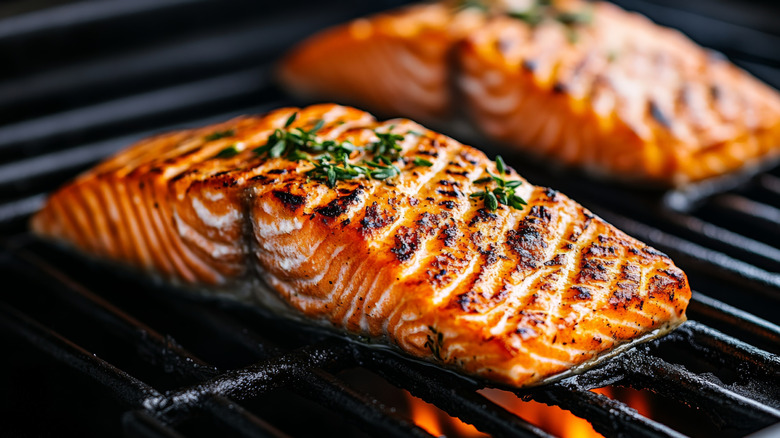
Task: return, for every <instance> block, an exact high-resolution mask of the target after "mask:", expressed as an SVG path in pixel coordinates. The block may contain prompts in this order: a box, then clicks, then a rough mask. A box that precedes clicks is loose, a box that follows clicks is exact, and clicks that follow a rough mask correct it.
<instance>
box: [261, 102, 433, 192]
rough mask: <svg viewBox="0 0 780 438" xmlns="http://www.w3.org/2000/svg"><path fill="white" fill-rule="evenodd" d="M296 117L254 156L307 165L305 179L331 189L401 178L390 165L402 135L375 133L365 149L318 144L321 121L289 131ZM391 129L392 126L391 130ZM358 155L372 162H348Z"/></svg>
mask: <svg viewBox="0 0 780 438" xmlns="http://www.w3.org/2000/svg"><path fill="white" fill-rule="evenodd" d="M297 114H298V113H294V114H293V115H291V116H290V117H289V118H288V119H287V122H286V123H285V124H284V127H283V128H282V129H276V130H275V131H274V132H273V133H272V134H271V135H270V136H269V137H268V141H267V142H266V144H265V145H263V146H260V147H258V148H255V149H254V152H255V153H256V154H257V155H265V154H267V155H268V156H269V157H271V158H278V157H284V158H286V159H289V160H292V161H309V162H310V163H312V164H313V165H314V168H313V169H311V170H309V171H308V172H306V175H307V177H309V178H311V179H314V180H316V181H323V182H325V183H326V184H327V185H328V186H329V187H331V188H333V187H335V186H336V183H337V182H338V181H342V180H351V179H356V178H359V177H362V176H365V177H368V178H372V179H377V180H385V179H389V178H393V177H396V176H398V175H400V174H401V169H399V168H398V166H396V165H395V164H393V163H394V162H396V161H398V160H399V159H400V152H401V150H402V149H403V148H402V147H401V145H399V144H398V142H399V141H402V140H403V139H404V136H403V135H400V134H395V133H392V132H377V131H374V135H376V137H377V140H376V141H374V142H371V143H370V144H368V145H367V146H365V147H357V146H355V145H353V144H352V143H350V142H349V141H344V142H337V141H333V140H326V141H319V140H318V139H317V137H316V133H317V132H318V131H319V130H320V129H321V128H322V127H323V126H324V121H322V120H320V121H318V122H317V123H316V124H315V125H314V126H313V127H312V128H311V129H308V130H306V129H303V128H300V127H296V128H293V129H290V126H292V124H293V123H294V122H295V120H296V118H297ZM392 129H393V127H392V126H391V127H390V130H392ZM409 132H410V133H411V132H412V131H409ZM415 134H417V135H420V134H418V133H415ZM358 151H360V152H370V153H371V154H372V157H371V159H369V160H364V161H362V163H361V164H356V163H352V162H350V158H351V157H352V155H353V153H355V152H358ZM413 163H414V165H416V166H425V167H430V166H432V165H433V163H431V162H430V161H428V160H425V159H422V158H415V160H414V161H413Z"/></svg>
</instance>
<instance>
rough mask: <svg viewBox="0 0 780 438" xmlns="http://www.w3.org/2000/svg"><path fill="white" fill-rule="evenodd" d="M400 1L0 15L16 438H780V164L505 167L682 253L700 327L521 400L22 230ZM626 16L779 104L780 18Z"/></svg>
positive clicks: (119, 5) (257, 95)
mask: <svg viewBox="0 0 780 438" xmlns="http://www.w3.org/2000/svg"><path fill="white" fill-rule="evenodd" d="M400 3H401V2H398V1H390V0H386V1H377V2H370V4H369V2H361V1H358V0H348V1H343V2H339V3H337V4H335V5H324V4H321V2H314V1H304V2H296V4H295V7H292V6H291V5H286V4H284V2H268V4H264V3H263V2H243V1H236V0H233V1H220V2H205V1H182V0H138V1H134V2H119V1H81V2H73V3H71V2H63V1H39V2H35V3H33V4H32V5H33V6H30V5H31V4H30V3H29V2H25V3H23V2H21V1H17V2H14V1H12V2H10V3H6V4H3V5H2V6H0V53H2V54H3V56H2V59H3V68H2V69H0V120H2V125H1V126H0V236H2V241H0V275H1V276H0V278H2V291H3V293H2V294H0V345H3V346H4V347H5V348H4V349H5V351H6V354H4V357H3V359H2V360H0V371H2V372H1V373H0V376H2V377H0V382H2V383H1V384H0V388H3V397H2V400H0V404H1V405H0V412H2V413H1V414H0V418H2V419H3V427H4V432H3V434H4V435H5V434H6V433H8V432H9V431H10V435H11V436H14V435H26V436H28V435H52V434H58V435H67V434H68V433H69V432H75V433H80V434H81V435H102V436H105V435H108V434H111V435H118V434H122V433H124V434H126V435H128V436H152V437H158V436H159V437H173V436H234V435H235V436H253V437H254V436H263V437H265V436H274V437H275V436H311V435H312V434H314V433H325V434H327V435H331V434H333V432H334V431H338V434H339V435H340V436H358V437H363V436H403V437H406V436H414V437H425V436H431V435H432V434H438V433H446V434H448V435H454V436H457V435H462V436H480V435H478V433H483V434H489V435H492V436H497V437H505V436H550V435H551V434H555V433H563V434H570V435H576V433H575V432H573V429H561V428H559V427H557V426H556V424H555V423H560V422H564V421H568V419H571V418H573V417H579V418H580V419H584V420H585V421H586V422H587V423H589V424H590V426H587V424H586V427H588V428H589V427H591V426H592V428H593V429H595V431H597V432H599V433H601V434H604V435H607V436H621V435H622V436H632V437H633V436H654V437H655V436H663V437H668V436H675V437H676V436H686V435H688V436H743V435H746V434H749V433H753V432H756V431H761V430H765V432H763V433H765V434H766V436H770V435H771V433H772V431H774V432H775V433H778V426H777V424H778V423H779V422H780V356H778V353H780V327H778V326H777V325H776V324H777V323H778V321H779V320H780V317H779V316H778V310H779V309H780V305H779V304H780V169H778V168H776V167H775V168H773V169H766V170H765V171H763V172H761V173H757V174H753V175H744V176H742V177H738V178H731V179H729V180H724V181H720V182H719V183H718V184H715V185H712V186H699V187H697V188H696V189H695V190H690V191H688V192H684V191H677V192H666V193H663V192H658V191H653V190H647V189H638V188H633V189H632V188H624V187H619V186H616V185H613V184H610V183H604V182H598V181H593V180H590V179H588V180H586V179H584V177H583V176H582V175H578V174H576V173H573V172H571V171H566V170H563V171H562V170H551V169H549V168H547V167H544V166H542V165H539V164H537V163H534V162H530V161H529V160H528V159H527V157H522V156H519V155H514V156H513V155H510V156H509V157H507V155H509V154H507V153H504V156H505V157H507V161H509V162H510V163H511V164H512V165H513V167H515V168H516V169H517V170H518V171H519V172H520V173H521V174H523V175H524V176H526V177H527V178H528V179H529V180H530V181H532V182H533V183H535V184H541V185H547V186H551V187H553V188H556V189H559V190H561V191H563V192H564V193H567V194H568V195H569V196H571V197H572V198H574V199H576V200H578V201H580V202H581V203H583V204H584V205H585V206H587V207H588V208H590V209H591V210H593V211H594V212H595V213H597V214H599V215H600V216H602V217H604V218H605V219H606V220H608V221H610V222H611V223H613V224H614V225H616V226H617V227H619V228H621V229H623V230H625V231H626V232H628V233H629V234H631V235H634V236H635V237H637V238H639V239H641V240H643V241H645V242H648V243H649V244H651V245H653V246H654V247H656V248H658V249H660V250H662V251H664V252H667V253H668V254H669V255H670V256H671V257H672V258H673V259H674V260H675V261H676V262H677V264H678V265H679V266H681V267H682V268H683V269H684V270H685V271H686V272H687V273H688V274H689V278H690V281H691V284H692V285H693V287H694V288H695V289H696V290H697V292H694V296H693V300H692V302H691V304H690V307H689V310H688V315H689V319H690V321H689V322H687V323H686V324H684V325H683V326H682V327H680V328H679V329H678V330H676V331H675V332H674V333H673V334H671V335H669V336H666V337H664V338H661V339H658V340H655V341H652V342H650V343H648V344H645V345H642V346H639V347H636V348H634V349H632V350H629V351H628V352H626V353H624V354H622V355H620V356H618V357H616V358H613V359H611V360H610V361H608V362H607V363H606V364H604V365H602V366H600V367H598V368H595V369H593V370H590V371H588V372H586V373H584V374H581V375H579V376H576V377H573V378H569V379H566V380H563V381H560V382H558V383H555V384H552V385H548V386H545V387H541V388H536V389H531V390H523V391H515V393H514V394H513V393H508V392H500V391H496V390H487V391H486V390H483V389H482V386H483V385H480V384H479V382H475V381H472V380H470V379H466V378H463V377H459V376H457V375H454V374H452V373H450V372H447V371H443V370H441V369H439V368H436V367H433V366H430V365H426V364H422V363H419V362H415V361H411V360H408V359H405V358H403V357H401V356H399V355H397V354H395V353H394V352H392V351H389V350H386V349H378V348H373V347H369V346H366V345H363V344H360V343H358V342H355V341H353V340H350V339H346V338H342V337H339V336H337V335H333V334H330V333H326V332H323V331H321V330H315V329H311V328H307V327H303V326H301V325H298V324H294V323H290V322H287V321H285V320H282V319H279V318H277V317H275V316H274V315H270V314H267V313H266V312H265V311H263V310H259V309H255V308H250V307H248V306H244V305H240V304H236V303H232V302H230V301H228V300H223V299H219V298H202V297H196V296H193V295H192V294H189V293H187V292H182V291H179V290H176V289H173V288H170V287H165V286H160V285H158V284H156V283H154V282H152V281H149V280H146V279H142V278H138V277H137V276H133V275H132V274H128V273H127V272H125V271H123V270H121V269H111V268H107V267H105V266H103V265H100V264H98V263H94V262H91V261H88V260H86V259H82V258H80V257H76V256H74V255H73V254H71V253H68V252H66V251H62V250H59V249H57V248H55V247H53V246H51V245H48V244H46V243H44V242H41V241H39V240H37V239H35V238H34V237H33V236H31V235H29V234H28V233H27V232H26V231H25V227H26V226H25V220H26V219H27V217H28V216H29V214H30V213H32V212H33V211H35V210H36V209H37V208H38V207H39V206H40V205H41V203H42V202H43V199H44V196H45V194H46V193H47V192H49V191H50V190H52V189H54V188H55V187H57V186H58V185H60V184H62V183H63V182H64V181H65V180H67V179H68V178H70V177H72V176H73V175H75V174H76V173H77V172H79V171H81V170H83V169H85V168H86V167H88V166H90V165H92V164H94V163H95V162H96V161H98V160H99V159H101V158H102V157H105V156H106V155H108V154H110V153H113V152H115V151H117V150H119V149H121V148H122V147H124V146H126V145H128V144H129V143H131V142H132V141H134V140H136V139H139V138H142V137H143V136H145V135H149V134H151V133H154V132H159V131H163V130H169V129H172V128H176V127H182V126H196V125H198V124H203V123H207V122H211V121H218V120H224V119H227V118H230V117H232V116H234V115H238V114H244V113H260V112H264V111H267V110H269V109H272V108H275V107H279V106H283V105H288V104H299V103H302V102H297V101H294V100H293V99H292V98H291V97H289V96H287V95H285V94H284V93H283V92H281V91H280V90H278V89H277V88H276V87H275V85H274V84H273V81H272V79H271V69H272V66H273V62H274V60H275V59H276V58H277V57H278V56H279V55H280V54H281V53H283V52H284V51H285V50H286V49H287V48H288V47H289V46H290V44H292V43H293V42H295V41H297V40H299V39H300V38H302V37H303V36H305V35H307V34H309V33H311V32H312V31H314V30H316V29H319V28H321V27H323V26H325V25H328V24H332V23H338V22H341V21H344V20H346V19H348V18H351V17H355V16H359V15H363V14H365V13H368V12H371V11H373V10H378V9H385V8H389V7H393V6H396V5H397V4H400ZM618 3H620V4H621V5H623V6H625V7H627V8H629V9H633V10H637V11H640V12H643V13H645V14H647V15H649V16H650V17H651V18H653V19H655V20H656V21H658V22H660V23H663V24H668V25H671V26H675V27H678V28H680V29H682V30H684V31H686V32H687V33H688V34H689V35H690V36H692V37H693V38H695V39H696V40H697V41H699V42H701V43H702V44H704V45H707V46H709V47H714V48H716V49H718V50H720V51H722V52H723V53H724V54H726V55H727V56H729V57H730V58H731V59H732V60H733V61H735V62H736V63H737V64H738V65H740V66H742V67H744V68H746V69H748V70H750V71H751V72H753V73H754V74H756V75H757V76H759V77H761V78H762V79H763V80H765V81H767V82H768V83H770V84H772V85H773V86H775V87H780V53H778V52H777V50H776V48H777V47H780V30H778V29H777V27H776V25H775V23H776V19H777V18H778V17H780V6H777V5H774V4H772V2H758V1H754V2H750V3H747V2H736V1H731V0H729V1H726V0H720V1H717V2H713V1H704V0H692V1H689V2H685V5H684V6H681V5H677V4H675V2H671V1H665V0H655V1H639V0H636V1H634V0H626V1H620V2H618ZM31 7H34V8H35V9H29V8H31ZM24 8H28V9H27V10H24ZM303 103H305V102H303ZM456 128H457V127H455V126H453V127H452V130H451V131H450V132H451V133H452V134H453V135H455V136H456V137H457V129H456ZM444 130H445V131H446V130H447V127H444ZM466 140H467V141H468V139H466ZM478 145H479V146H481V147H487V148H488V152H492V153H495V152H496V151H497V150H498V149H497V148H496V147H495V146H491V145H490V144H487V143H485V142H479V144H478ZM491 147H492V149H491ZM586 181H587V182H586ZM637 398H639V399H640V400H643V403H644V405H642V404H641V403H639V404H638V403H635V402H632V401H631V400H636V399H637ZM431 405H433V407H431ZM546 405H550V406H553V408H546V407H545V406H546ZM642 406H650V408H647V409H646V408H644V407H642ZM422 408H425V409H428V410H429V412H435V414H434V415H436V416H437V417H436V418H438V420H437V421H438V423H436V424H438V426H436V427H433V426H431V424H434V423H431V422H430V421H428V420H425V421H423V419H422V418H423V416H422V415H421V414H420V412H421V411H420V409H422ZM539 409H542V410H543V409H552V411H545V412H548V414H549V415H548V417H546V418H547V419H546V420H544V421H541V420H539V418H538V417H537V416H536V414H534V415H531V414H532V410H533V411H534V412H536V411H537V410H539ZM450 417H454V418H457V419H458V420H454V419H451V418H450ZM577 421H580V423H579V424H581V423H582V422H583V420H577ZM447 422H449V423H447ZM463 423H467V424H469V425H473V427H471V426H469V427H466V426H465V425H464V424H463ZM436 424H434V426H435V425H436ZM448 424H449V426H448ZM572 424H574V423H572ZM456 426H457V427H456ZM437 427H438V428H437ZM590 433H592V431H590ZM759 433H761V432H759ZM481 436H484V435H481Z"/></svg>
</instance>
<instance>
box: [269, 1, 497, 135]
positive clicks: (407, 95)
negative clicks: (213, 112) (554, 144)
mask: <svg viewBox="0 0 780 438" xmlns="http://www.w3.org/2000/svg"><path fill="white" fill-rule="evenodd" d="M485 20H486V17H485V15H484V14H482V13H480V12H478V11H476V10H473V9H465V10H461V11H456V10H455V9H453V8H452V6H451V5H448V4H443V3H432V4H420V5H413V6H407V7H404V8H401V9H398V10H395V11H391V12H386V13H382V14H378V15H375V16H373V17H370V18H364V19H358V20H354V21H352V22H350V23H348V24H345V25H343V26H337V27H334V28H331V29H328V30H326V31H324V32H322V33H320V34H318V35H317V36H316V37H315V38H314V39H311V40H309V41H308V42H305V43H304V44H301V45H300V46H298V47H297V48H295V49H294V50H293V51H291V52H290V53H289V54H288V55H287V57H286V58H285V59H284V61H283V62H282V64H281V65H280V69H279V77H280V79H281V81H282V83H283V84H284V85H286V88H287V90H289V91H290V92H292V93H294V94H297V95H302V96H304V97H310V98H311V97H314V98H318V99H326V100H331V101H339V102H340V103H348V104H354V105H358V106H361V107H366V108H371V109H372V110H373V111H377V112H380V113H382V114H384V115H388V116H403V117H409V118H412V119H415V120H422V121H432V120H437V119H441V118H444V117H447V116H449V115H450V114H452V109H453V107H454V105H455V103H456V102H454V98H453V95H452V92H451V87H452V84H451V80H452V77H451V72H450V66H451V62H450V59H449V58H450V57H451V53H452V49H453V47H454V45H455V44H456V43H458V42H459V41H461V40H462V39H463V38H464V37H465V36H466V35H467V34H468V33H469V32H471V31H473V30H476V29H477V28H478V27H479V26H481V25H482V24H484V23H485Z"/></svg>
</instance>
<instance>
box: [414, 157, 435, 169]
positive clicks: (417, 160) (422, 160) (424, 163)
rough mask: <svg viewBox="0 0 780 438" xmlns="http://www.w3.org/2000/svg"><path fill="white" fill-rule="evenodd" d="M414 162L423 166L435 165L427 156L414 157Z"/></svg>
mask: <svg viewBox="0 0 780 438" xmlns="http://www.w3.org/2000/svg"><path fill="white" fill-rule="evenodd" d="M412 163H413V164H414V165H415V166H421V167H431V166H433V163H431V162H430V161H428V160H426V159H425V158H420V157H416V158H415V159H414V161H412Z"/></svg>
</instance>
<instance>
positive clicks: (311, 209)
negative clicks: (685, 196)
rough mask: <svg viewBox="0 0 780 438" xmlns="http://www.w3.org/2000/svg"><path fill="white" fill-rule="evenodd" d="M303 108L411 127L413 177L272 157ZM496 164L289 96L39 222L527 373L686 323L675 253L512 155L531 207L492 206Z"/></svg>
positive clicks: (466, 366)
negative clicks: (534, 175) (541, 181)
mask: <svg viewBox="0 0 780 438" xmlns="http://www.w3.org/2000/svg"><path fill="white" fill-rule="evenodd" d="M296 111H297V112H298V117H297V119H296V120H295V122H294V124H293V125H292V127H302V128H304V129H308V128H309V127H311V126H313V125H315V124H317V123H318V121H319V120H323V121H324V125H323V127H322V128H321V129H320V130H319V131H318V132H317V136H318V138H319V139H320V140H322V141H326V140H335V141H344V140H349V141H351V142H352V143H353V144H354V145H355V146H357V147H360V146H364V145H367V144H371V143H372V142H374V141H376V139H377V133H386V132H394V133H398V134H399V135H403V140H400V141H399V145H400V146H401V151H400V158H399V160H398V161H397V166H399V168H400V171H401V172H400V175H398V176H396V177H394V178H392V179H386V180H383V181H379V180H375V179H368V178H365V177H361V178H358V179H354V180H344V181H338V183H337V185H336V187H335V188H330V187H329V186H328V185H327V184H326V183H325V182H319V181H317V180H315V179H312V178H308V177H307V176H306V172H308V171H310V170H311V169H312V168H313V164H311V163H309V162H307V161H297V162H296V161H290V160H288V159H285V158H267V157H266V156H258V154H257V153H256V152H254V151H253V149H254V148H256V147H258V146H262V145H264V144H266V143H267V140H268V138H269V135H271V134H272V132H273V131H274V130H275V129H277V128H282V127H283V126H284V124H285V123H286V121H287V120H289V117H290V116H291V114H293V113H294V112H296ZM220 133H221V134H222V135H225V136H224V137H223V138H217V137H220V135H215V134H220ZM225 133H228V134H225ZM229 145H234V146H233V148H235V152H238V153H237V154H236V155H234V156H227V155H225V154H222V153H221V152H222V151H224V150H225V148H226V147H227V146H229ZM363 153H368V152H361V151H360V150H358V151H357V152H355V154H358V156H355V157H353V158H354V159H355V160H358V159H360V156H359V154H363ZM415 158H418V159H425V160H429V163H430V164H431V166H430V167H428V166H424V165H419V162H420V161H419V160H415ZM415 162H417V163H418V164H415ZM488 171H490V172H493V173H496V172H497V170H496V165H495V164H494V163H493V162H492V161H490V160H488V159H487V157H486V156H485V155H484V154H483V153H482V152H480V151H478V150H476V149H474V148H472V147H469V146H464V145H462V144H460V143H458V142H456V141H454V140H453V139H451V138H448V137H446V136H444V135H441V134H437V133H435V132H433V131H430V130H427V129H425V128H423V127H422V126H420V125H418V124H416V123H414V122H411V121H409V120H405V119H397V120H390V121H385V122H378V121H376V120H375V119H374V118H373V117H372V116H371V115H370V114H368V113H365V112H363V111H359V110H356V109H353V108H349V107H343V106H337V105H329V104H326V105H317V106H311V107H308V108H304V109H294V108H285V109H280V110H277V111H273V112H271V113H269V114H267V115H264V116H257V117H242V118H238V119H235V120H231V121H229V122H226V123H223V124H219V125H214V126H209V127H205V128H201V129H194V130H189V131H181V132H174V133H170V134H165V135H160V136H158V137H154V138H150V139H148V140H145V141H142V142H140V143H137V144H135V145H133V146H132V147H130V148H128V149H126V150H124V151H123V152H121V153H119V154H118V155H116V156H114V157H113V158H111V159H109V160H107V161H105V162H103V163H102V164H100V165H98V166H97V167H95V168H94V169H92V170H90V171H88V172H86V173H84V174H82V175H80V176H79V177H78V178H76V180H75V181H73V182H72V183H70V184H68V185H67V186H65V187H63V188H62V189H60V190H59V191H57V192H56V193H54V194H53V195H52V196H51V198H50V199H49V200H48V202H47V203H46V205H45V207H44V208H43V209H42V210H41V211H40V212H39V213H37V214H36V215H35V216H34V218H33V219H32V228H33V230H34V231H35V232H36V233H37V234H39V235H41V236H45V237H47V238H50V239H54V240H56V241H60V242H64V243H66V244H69V245H71V246H73V247H75V248H77V249H79V250H81V251H83V252H84V253H87V254H89V255H92V256H94V257H96V258H99V259H104V260H113V261H116V262H120V263H122V264H125V265H129V266H133V267H136V268H140V269H143V270H146V271H149V272H151V273H154V274H156V275H158V276H162V277H164V278H167V279H169V280H171V281H175V282H177V283H184V284H191V285H197V286H200V287H205V288H211V289H214V290H221V291H238V290H241V288H240V287H239V286H240V285H242V284H244V285H249V286H250V288H251V289H252V290H251V292H252V293H254V294H255V295H256V298H257V299H258V300H259V301H260V302H263V303H267V302H274V301H279V302H281V303H283V305H284V306H286V308H287V309H290V311H291V312H295V313H296V314H298V315H302V316H303V317H305V318H308V319H310V320H312V321H317V322H320V323H323V324H329V325H332V327H334V328H336V329H340V330H343V331H346V332H348V333H351V334H354V335H360V336H368V337H371V338H373V339H375V340H376V341H378V342H385V343H387V344H389V345H394V346H396V347H398V348H400V349H401V350H403V351H404V352H406V353H408V354H409V355H411V356H413V357H416V358H420V359H424V360H428V361H432V362H435V363H437V364H440V365H444V366H447V367H450V368H453V369H455V370H457V371H460V372H462V373H465V374H468V375H473V376H478V377H482V378H485V379H489V380H492V381H494V382H497V383H500V384H507V385H512V386H518V387H519V386H524V385H532V384H537V383H540V382H542V381H544V379H546V378H549V377H551V376H559V375H561V373H564V372H567V371H568V370H570V369H572V368H573V367H577V366H580V365H583V364H585V365H587V364H590V363H592V361H593V360H595V359H597V358H600V357H602V356H604V355H607V354H609V353H610V352H613V351H615V349H616V348H619V347H620V346H623V345H626V344H627V343H629V342H631V341H633V340H636V339H640V338H646V337H648V336H653V335H656V334H659V333H663V332H665V331H668V330H671V329H672V328H674V327H676V326H677V325H679V324H681V323H682V322H683V321H685V308H686V306H687V303H688V301H689V299H690V295H691V292H690V288H689V285H688V282H687V279H686V276H685V274H684V273H683V272H682V271H681V270H680V269H678V268H677V267H676V266H675V265H674V264H673V263H672V261H671V260H670V259H669V258H668V257H667V256H665V255H664V254H662V253H660V252H658V251H656V250H654V249H652V248H650V247H648V246H647V245H645V244H643V243H641V242H639V241H637V240H635V239H633V238H631V237H629V236H627V235H626V234H624V233H623V232H621V231H619V230H617V229H615V228H614V227H613V226H611V225H609V224H608V223H606V222H604V221H603V220H602V219H600V218H599V217H596V216H594V215H593V214H592V213H590V212H589V211H588V210H587V209H585V208H583V207H582V206H581V205H579V204H577V203H576V202H574V201H572V200H571V199H569V198H568V197H566V196H565V195H563V194H561V193H558V192H556V191H555V190H552V189H549V188H543V187H536V186H533V185H531V184H530V183H528V182H526V181H524V180H523V179H522V178H521V177H520V176H519V175H517V173H516V172H515V171H513V170H511V169H508V170H507V172H508V176H507V178H511V179H513V180H519V181H522V182H523V184H522V185H520V186H519V187H518V188H517V194H518V195H520V196H522V197H523V198H524V199H525V200H526V201H527V203H528V205H527V206H526V207H525V208H523V209H522V210H520V209H516V208H510V207H507V206H506V205H498V208H497V209H496V210H494V211H490V210H489V209H487V208H486V207H485V203H484V202H483V201H482V200H481V199H477V198H474V197H470V196H469V195H470V194H472V193H474V192H476V191H478V190H483V189H484V186H483V185H478V184H475V183H474V182H473V181H474V180H477V179H479V178H483V177H485V176H486V175H487V172H488ZM259 280H260V281H259ZM261 284H263V285H265V286H263V287H261Z"/></svg>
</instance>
